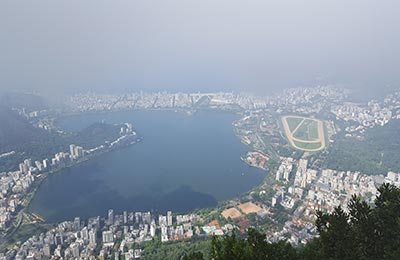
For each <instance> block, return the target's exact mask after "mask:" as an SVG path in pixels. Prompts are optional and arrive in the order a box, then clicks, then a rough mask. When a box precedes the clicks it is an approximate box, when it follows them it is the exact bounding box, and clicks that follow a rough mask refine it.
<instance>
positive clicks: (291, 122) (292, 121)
mask: <svg viewBox="0 0 400 260" xmlns="http://www.w3.org/2000/svg"><path fill="white" fill-rule="evenodd" d="M302 121H303V119H302V118H298V117H290V118H288V119H287V122H288V125H289V129H290V131H291V132H293V131H294V130H295V129H296V127H297V126H298V125H299V124H300V123H301V122H302Z"/></svg>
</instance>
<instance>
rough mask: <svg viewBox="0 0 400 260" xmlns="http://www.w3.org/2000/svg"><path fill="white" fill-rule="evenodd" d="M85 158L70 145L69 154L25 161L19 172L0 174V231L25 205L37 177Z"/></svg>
mask: <svg viewBox="0 0 400 260" xmlns="http://www.w3.org/2000/svg"><path fill="white" fill-rule="evenodd" d="M84 156H85V150H84V149H83V148H82V147H80V146H76V145H73V144H71V145H70V153H65V152H59V153H57V154H55V155H54V157H53V158H51V159H50V160H49V159H44V160H43V161H35V162H34V163H33V162H32V159H26V160H24V161H23V162H21V163H20V164H19V170H17V171H11V172H3V173H0V191H1V193H0V230H5V229H6V228H7V227H8V226H9V224H11V222H12V221H13V219H15V218H16V217H17V214H18V213H19V211H20V210H21V209H22V208H23V207H24V206H25V205H24V204H25V203H27V201H26V199H27V195H28V194H29V192H30V191H31V189H30V188H31V186H32V184H33V183H34V181H35V178H37V176H40V174H41V173H46V172H49V171H50V170H55V169H59V168H60V167H64V166H66V165H69V164H71V163H73V162H74V161H76V160H79V159H81V158H83V157H84Z"/></svg>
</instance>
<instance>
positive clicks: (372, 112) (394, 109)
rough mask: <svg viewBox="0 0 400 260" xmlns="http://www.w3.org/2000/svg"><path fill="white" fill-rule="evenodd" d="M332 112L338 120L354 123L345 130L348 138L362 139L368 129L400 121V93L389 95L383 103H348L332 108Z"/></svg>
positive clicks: (373, 101)
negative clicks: (394, 120) (396, 120)
mask: <svg viewBox="0 0 400 260" xmlns="http://www.w3.org/2000/svg"><path fill="white" fill-rule="evenodd" d="M331 112H332V113H333V114H335V116H336V118H337V119H340V120H344V121H346V122H350V123H352V124H351V125H350V126H348V127H346V129H345V131H346V132H347V136H348V137H352V136H354V137H360V136H362V134H363V133H364V132H365V130H366V129H368V128H373V127H375V126H384V125H386V124H387V123H389V121H390V120H392V119H400V92H396V93H394V94H391V95H388V96H387V97H386V98H385V99H384V100H383V101H382V102H378V101H375V100H371V101H369V102H367V103H366V104H357V103H349V102H346V103H343V104H340V105H336V106H332V107H331Z"/></svg>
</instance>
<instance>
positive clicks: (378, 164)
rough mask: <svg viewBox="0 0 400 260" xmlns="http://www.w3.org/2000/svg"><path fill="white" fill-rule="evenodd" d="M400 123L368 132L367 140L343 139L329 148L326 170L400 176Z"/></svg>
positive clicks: (342, 137) (366, 134) (397, 121)
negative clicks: (394, 173)
mask: <svg viewBox="0 0 400 260" xmlns="http://www.w3.org/2000/svg"><path fill="white" fill-rule="evenodd" d="M399 133H400V121H399V120H392V121H390V122H389V123H388V124H387V125H385V126H378V127H375V128H372V129H368V130H367V131H366V132H365V136H364V139H362V140H359V139H356V138H346V137H344V136H340V137H338V138H336V141H335V143H333V144H332V145H331V146H330V149H329V156H328V157H327V159H326V161H325V165H326V167H327V168H330V169H335V170H341V171H361V172H363V173H365V174H386V173H387V172H388V171H389V170H392V171H395V172H399V171H400V162H399V160H398V158H399V157H398V156H399V154H400V136H399Z"/></svg>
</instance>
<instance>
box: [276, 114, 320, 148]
mask: <svg viewBox="0 0 400 260" xmlns="http://www.w3.org/2000/svg"><path fill="white" fill-rule="evenodd" d="M282 127H283V130H284V132H285V134H286V137H287V138H288V141H289V143H290V144H291V146H292V147H294V148H296V149H298V150H302V151H307V152H316V151H320V150H322V149H324V148H325V146H326V134H325V132H326V131H325V127H324V123H323V122H322V121H320V120H318V119H314V118H307V117H300V116H284V117H282Z"/></svg>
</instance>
